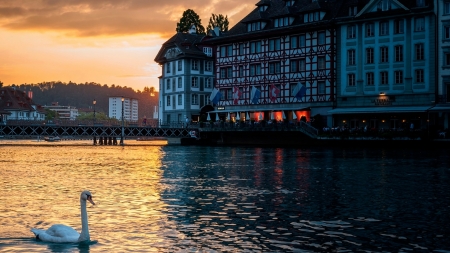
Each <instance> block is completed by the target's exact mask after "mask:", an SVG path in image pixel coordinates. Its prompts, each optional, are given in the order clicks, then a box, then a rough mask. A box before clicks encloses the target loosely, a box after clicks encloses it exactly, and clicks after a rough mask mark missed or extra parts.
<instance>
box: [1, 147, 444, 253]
mask: <svg viewBox="0 0 450 253" xmlns="http://www.w3.org/2000/svg"><path fill="white" fill-rule="evenodd" d="M24 142H25V141H24ZM0 144H1V143H0ZM0 153H1V156H0V182H1V186H2V187H1V188H0V203H2V204H1V205H0V252H43V251H48V252H125V251H132V252H136V251H137V252H161V251H164V252H180V251H181V252H224V251H236V252H245V251H246V252H252V251H255V252H261V251H265V252H283V251H301V252H322V251H346V250H349V251H356V250H364V251H373V252H383V251H384V252H386V251H423V252H427V251H432V250H447V251H449V250H450V243H449V242H448V236H449V234H450V233H449V232H450V229H449V226H447V225H443V224H450V223H449V222H450V216H449V212H448V208H449V206H450V178H449V172H450V171H449V168H450V159H449V157H448V155H447V152H445V151H417V150H406V151H396V152H393V151H392V150H375V149H363V150H356V149H355V150H348V149H346V150H339V149H282V148H251V147H234V148H233V147H217V148H213V147H184V146H158V145H155V146H126V147H124V148H122V147H117V146H114V147H111V146H96V147H94V146H33V145H29V146H0ZM83 189H89V190H91V192H92V193H93V196H94V201H95V202H96V204H97V205H96V206H90V205H88V215H89V225H90V234H91V239H92V240H95V242H94V243H93V244H88V245H78V244H49V243H44V242H36V240H35V239H34V238H33V235H32V233H31V232H30V231H29V229H30V228H31V227H38V228H48V227H50V226H51V225H52V224H55V223H64V224H66V225H70V226H72V227H74V228H75V229H77V230H78V231H79V230H80V229H81V223H80V218H79V194H80V192H81V191H82V190H83Z"/></svg>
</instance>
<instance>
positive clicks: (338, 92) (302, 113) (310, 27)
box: [156, 0, 450, 130]
mask: <svg viewBox="0 0 450 253" xmlns="http://www.w3.org/2000/svg"><path fill="white" fill-rule="evenodd" d="M190 36H191V37H190ZM195 36H198V35H193V34H177V35H175V36H174V37H173V38H171V39H170V40H169V41H168V42H166V43H165V44H164V45H163V48H162V49H161V51H160V53H159V54H158V57H157V59H156V60H157V62H159V63H160V64H161V65H162V66H163V69H164V70H163V75H162V76H161V86H160V91H163V92H161V93H160V94H161V95H162V96H161V98H160V108H161V110H160V111H161V112H164V115H165V116H164V117H165V118H164V120H168V119H171V117H175V118H176V119H177V120H178V121H181V120H182V118H183V116H184V115H183V114H184V112H186V114H188V113H190V115H197V114H200V113H201V112H200V111H201V110H200V109H201V108H202V106H200V107H198V108H197V107H195V108H194V107H190V108H188V107H184V103H188V104H190V102H191V101H189V100H188V99H189V98H191V96H192V95H193V94H192V92H193V91H192V90H189V89H186V88H185V87H183V86H181V88H180V89H178V90H177V89H176V88H175V86H174V82H176V81H175V79H176V78H181V79H182V80H183V81H182V82H181V83H182V84H184V82H185V81H184V80H185V79H187V81H189V82H190V83H191V86H192V85H194V84H195V83H196V82H195V81H193V80H192V78H193V77H195V76H193V75H191V73H190V72H184V71H180V72H176V73H175V69H174V67H173V65H170V64H179V63H178V62H177V61H178V60H181V58H182V57H187V56H189V57H193V56H194V55H195V53H196V54H197V55H198V57H204V58H206V57H211V56H213V57H214V59H213V58H206V59H208V60H214V64H215V66H214V67H213V70H214V71H213V72H212V74H211V72H208V73H206V72H204V73H202V72H201V70H200V73H199V74H200V75H201V74H204V75H210V76H209V77H206V76H204V78H211V80H214V82H211V85H208V89H206V87H205V88H204V89H202V88H201V87H202V86H201V85H200V90H199V91H200V92H202V93H201V94H202V95H203V99H204V101H203V105H207V104H208V103H211V104H212V105H213V106H214V108H213V111H210V113H213V114H216V115H217V116H219V118H220V119H230V120H241V121H242V120H255V121H259V120H282V119H283V120H289V121H291V120H292V121H294V120H300V119H302V118H304V119H305V120H306V121H311V122H313V121H314V120H316V123H317V120H319V121H320V123H321V124H316V123H315V124H313V125H315V126H320V125H323V126H325V125H328V126H329V127H337V126H339V127H342V126H345V127H348V128H351V129H358V128H360V129H363V128H367V129H374V130H382V129H383V130H384V129H391V130H402V129H406V128H407V129H411V128H413V129H426V128H428V129H432V130H433V129H435V128H436V129H437V128H442V129H445V128H447V129H448V126H449V123H450V117H449V113H450V108H449V107H450V106H449V105H450V103H449V101H450V99H449V97H450V96H449V94H450V0H435V1H432V0H260V1H259V2H257V3H256V8H255V9H254V10H253V11H252V12H250V13H249V14H248V15H247V16H246V17H245V18H244V19H242V20H241V21H240V22H238V23H237V24H236V25H235V26H234V27H232V28H231V29H230V30H229V31H228V32H225V33H223V34H220V35H219V34H217V33H216V34H215V36H213V37H207V38H208V39H207V40H205V38H203V37H202V38H196V39H194V38H195ZM189 41H192V42H190V43H189ZM194 41H196V42H197V45H198V46H197V47H196V48H195V51H193V52H186V50H189V49H192V47H190V45H194V44H195V42H194ZM200 41H201V43H200ZM202 49H208V50H212V54H211V55H207V56H205V55H202V53H203V51H202ZM194 52H195V53H194ZM208 52H210V51H208ZM173 54H175V56H174V55H173ZM203 54H204V53H203ZM200 55H201V56H200ZM184 63H191V60H189V59H186V60H185V61H184ZM171 66H172V67H171ZM183 66H184V65H183ZM191 66H195V65H194V64H192V63H191V65H188V70H190V68H192V67H191ZM172 70H173V71H172ZM171 71H172V72H173V73H171ZM212 76H214V78H215V79H212ZM177 84H178V82H177ZM200 84H201V82H200ZM208 93H209V94H210V95H209V94H208ZM177 97H180V100H181V102H178V103H181V104H177V106H179V107H176V106H175V101H180V100H177ZM200 101H202V99H200ZM181 105H182V106H181ZM185 108H186V109H185ZM177 110H179V111H177ZM183 110H185V111H183ZM188 110H190V111H188ZM172 112H173V113H172ZM160 115H163V113H160ZM172 119H173V118H172ZM169 121H170V120H169Z"/></svg>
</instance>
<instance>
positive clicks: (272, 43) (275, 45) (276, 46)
mask: <svg viewBox="0 0 450 253" xmlns="http://www.w3.org/2000/svg"><path fill="white" fill-rule="evenodd" d="M280 49H281V40H280V39H271V40H269V51H276V50H280Z"/></svg>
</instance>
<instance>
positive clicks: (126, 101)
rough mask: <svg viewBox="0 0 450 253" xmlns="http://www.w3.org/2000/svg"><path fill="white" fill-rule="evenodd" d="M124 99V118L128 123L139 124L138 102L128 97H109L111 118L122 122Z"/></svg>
mask: <svg viewBox="0 0 450 253" xmlns="http://www.w3.org/2000/svg"><path fill="white" fill-rule="evenodd" d="M122 99H123V118H124V120H126V121H131V122H137V121H138V120H139V116H138V108H139V107H138V100H137V99H135V98H126V97H109V117H110V118H116V119H118V120H122Z"/></svg>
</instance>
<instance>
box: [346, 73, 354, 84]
mask: <svg viewBox="0 0 450 253" xmlns="http://www.w3.org/2000/svg"><path fill="white" fill-rule="evenodd" d="M347 85H348V86H355V85H356V78H355V74H353V73H352V74H348V75H347Z"/></svg>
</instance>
